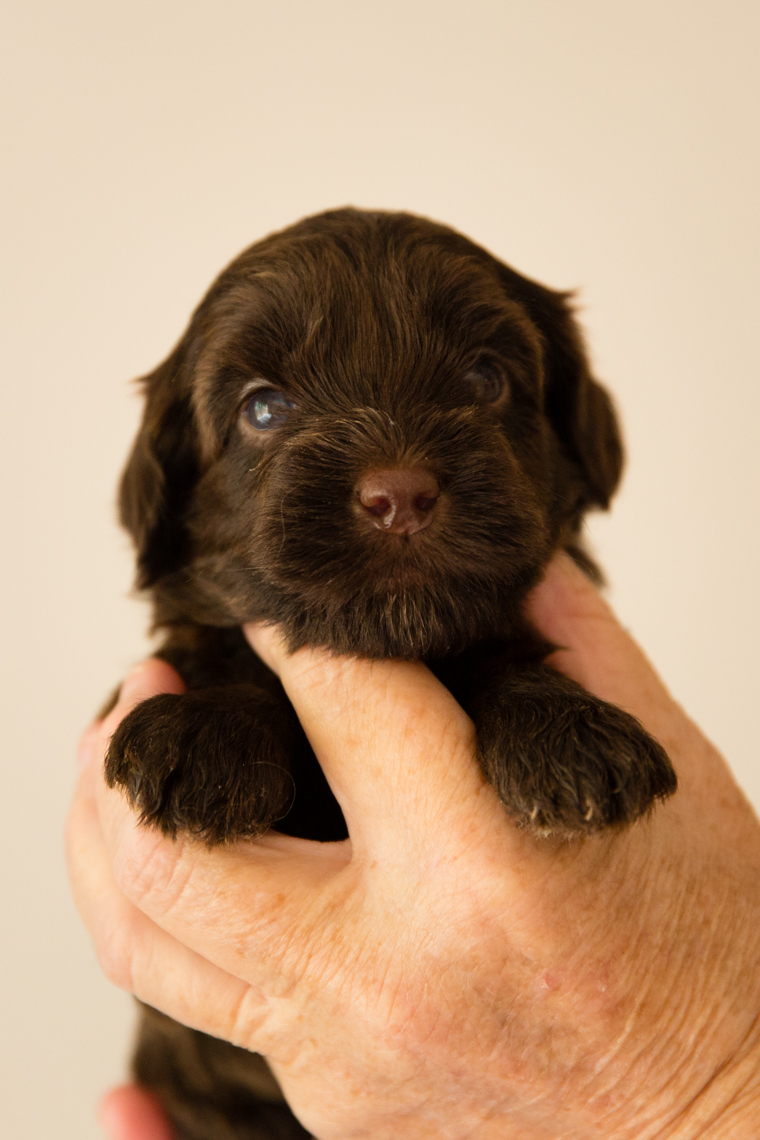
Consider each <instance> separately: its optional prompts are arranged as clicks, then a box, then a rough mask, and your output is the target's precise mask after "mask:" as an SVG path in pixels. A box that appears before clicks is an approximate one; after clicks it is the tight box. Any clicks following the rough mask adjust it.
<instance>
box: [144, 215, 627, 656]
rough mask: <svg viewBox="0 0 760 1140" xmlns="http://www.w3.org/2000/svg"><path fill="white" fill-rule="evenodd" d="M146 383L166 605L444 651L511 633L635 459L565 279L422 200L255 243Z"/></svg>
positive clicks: (155, 534) (376, 649)
mask: <svg viewBox="0 0 760 1140" xmlns="http://www.w3.org/2000/svg"><path fill="white" fill-rule="evenodd" d="M146 383H147V396H148V404H147V409H146V418H145V422H144V425H143V428H142V431H141V434H140V436H139V437H138V441H137V443H136V445H135V450H134V452H133V455H132V458H131V460H130V464H129V466H128V468H127V471H126V472H125V476H124V482H123V487H122V514H123V518H124V521H125V523H126V525H127V526H128V527H129V528H130V529H131V531H132V533H133V534H134V536H135V538H136V541H137V545H138V550H139V554H140V570H141V584H142V585H143V586H152V588H153V590H154V594H155V597H156V600H157V616H158V620H159V622H167V621H169V622H170V621H177V620H182V619H191V620H197V621H201V622H204V623H207V624H214V625H233V624H238V623H240V622H242V621H244V620H250V619H253V618H266V619H271V620H275V621H278V622H281V623H282V624H283V625H284V627H285V630H286V633H287V635H288V636H289V638H290V641H291V644H292V645H298V644H303V643H312V644H326V645H329V646H331V647H333V648H335V649H337V650H341V651H349V652H358V653H361V654H363V655H367V656H401V657H428V658H435V657H444V656H448V655H450V654H452V653H455V652H457V651H458V650H460V649H463V648H465V647H466V646H467V645H470V644H472V643H474V642H476V641H478V640H482V639H485V638H489V637H493V636H498V635H502V636H503V635H508V634H509V632H510V630H511V629H513V628H514V624H515V621H516V616H517V613H518V609H519V604H520V602H521V600H522V598H523V596H524V594H525V591H526V590H527V589H528V587H529V586H530V585H531V584H532V583H533V582H534V581H535V580H536V578H537V576H538V574H539V573H540V570H541V568H542V567H543V566H544V565H545V563H546V562H547V560H548V558H549V557H550V555H551V552H552V550H553V549H554V548H555V547H556V546H557V544H558V543H560V542H563V541H565V542H566V541H571V540H572V537H573V534H574V531H575V529H576V528H577V525H578V522H579V520H580V517H581V513H582V511H583V510H584V508H586V507H587V506H590V505H593V504H597V505H603V506H606V504H607V500H608V498H609V495H610V494H611V493H612V490H613V489H614V486H615V483H616V482H617V478H618V475H619V469H620V446H619V441H618V437H617V432H616V428H615V422H614V418H613V415H612V412H611V410H610V406H609V402H608V400H607V398H606V396H605V394H604V392H603V391H602V389H600V388H599V386H598V385H596V384H595V382H594V381H593V380H592V379H591V377H590V375H589V373H588V369H587V366H586V361H585V357H584V355H583V352H582V348H581V346H580V342H579V339H578V336H577V333H576V330H575V327H574V325H573V322H572V319H571V317H570V315H569V312H568V310H567V306H566V303H565V300H564V298H563V297H562V296H561V295H559V294H556V293H552V292H550V291H549V290H545V289H543V288H542V287H540V286H537V285H535V284H533V283H532V282H528V281H526V280H525V279H524V278H521V277H519V276H518V275H517V274H515V273H513V272H512V271H511V270H509V269H507V267H505V266H503V265H500V264H499V263H498V262H496V261H495V260H494V259H493V258H491V257H490V256H489V255H488V254H487V253H485V251H483V250H481V249H479V248H478V247H477V246H474V245H473V244H472V243H470V242H468V241H467V240H466V239H464V238H462V237H460V236H459V235H457V234H454V233H453V232H452V231H450V230H447V229H445V228H444V227H440V226H436V225H434V224H433V223H430V222H426V221H423V220H421V219H418V218H412V217H408V216H406V215H390V214H366V213H360V212H358V211H351V210H346V211H337V212H334V213H331V214H327V215H322V216H320V217H317V218H314V219H309V220H307V221H306V222H302V223H300V224H299V225H297V226H294V227H292V228H291V229H289V230H286V231H284V232H283V233H282V234H278V235H274V236H273V237H271V238H268V239H266V240H265V241H263V242H261V243H259V244H258V245H256V246H254V247H252V248H251V249H250V250H248V251H246V253H244V254H243V255H241V257H240V258H238V259H237V261H236V262H234V263H233V264H232V265H231V266H230V267H229V268H228V269H227V270H226V271H225V272H224V273H223V274H222V275H221V277H220V278H219V279H218V281H217V282H216V283H215V285H214V286H213V287H212V289H211V290H210V292H209V294H208V295H207V297H206V298H205V300H204V301H203V303H202V304H201V306H200V307H199V309H198V310H197V312H196V314H195V315H194V317H193V319H192V321H191V324H190V327H189V329H188V331H187V333H186V334H185V336H184V338H183V340H182V341H181V342H180V344H179V346H178V347H177V349H176V350H175V352H174V353H173V354H172V356H171V357H170V358H169V360H168V361H166V362H165V364H164V365H162V366H161V367H160V368H159V369H158V370H157V371H156V372H155V373H153V374H152V376H150V377H148V378H147V381H146Z"/></svg>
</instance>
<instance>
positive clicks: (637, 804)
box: [455, 658, 676, 836]
mask: <svg viewBox="0 0 760 1140" xmlns="http://www.w3.org/2000/svg"><path fill="white" fill-rule="evenodd" d="M467 690H468V691H467V692H465V693H464V694H463V696H462V697H460V699H462V703H463V704H464V706H465V708H466V709H467V711H468V713H469V714H470V716H472V718H473V720H474V721H475V725H476V728H477V734H478V752H479V758H480V762H481V765H482V767H483V771H484V773H485V775H486V777H487V779H488V780H489V782H490V783H491V784H492V785H493V787H494V788H495V789H496V792H497V793H498V795H499V798H500V799H501V801H502V803H503V804H504V806H505V807H506V809H507V811H508V812H509V814H510V815H511V816H512V817H513V818H514V819H515V820H516V821H517V823H518V824H520V825H521V826H523V827H527V828H530V829H532V830H534V831H536V832H537V833H541V834H557V835H565V836H574V835H584V834H585V835H587V834H592V833H593V832H596V831H599V830H601V829H602V828H604V827H609V826H614V825H616V824H617V825H620V824H626V823H631V822H632V821H633V820H635V819H637V818H638V817H639V816H641V815H644V814H645V813H646V812H648V811H649V810H650V809H651V808H652V807H653V806H654V804H655V803H656V802H657V801H658V800H661V799H665V798H666V797H667V796H670V795H672V794H673V792H674V791H675V790H676V776H675V772H674V771H673V767H672V765H671V763H670V760H669V759H668V757H667V755H666V753H665V751H664V749H663V748H662V747H661V746H660V745H659V744H658V743H657V741H656V740H654V738H653V737H652V736H650V735H649V733H648V732H646V730H645V729H644V728H643V726H642V725H641V724H639V722H638V721H637V720H636V719H635V718H634V717H632V716H629V714H628V713H625V712H623V711H622V709H619V708H617V707H616V706H615V705H611V704H608V703H607V702H606V701H601V700H599V699H597V698H596V697H594V696H592V695H591V694H590V693H588V692H586V690H585V689H583V688H581V686H580V685H577V684H575V682H573V681H570V680H568V679H567V678H566V677H563V676H561V675H560V674H559V673H556V672H554V670H552V669H549V668H548V667H546V666H544V665H540V664H533V665H529V666H527V667H519V666H517V665H515V664H514V663H513V662H510V661H507V660H505V659H502V660H499V659H498V658H497V659H496V660H494V659H493V658H492V659H491V660H490V661H489V662H488V668H487V669H483V670H482V671H481V672H480V685H479V686H478V688H477V689H475V687H474V686H472V684H469V685H468V686H467ZM455 695H458V694H457V693H456V691H455Z"/></svg>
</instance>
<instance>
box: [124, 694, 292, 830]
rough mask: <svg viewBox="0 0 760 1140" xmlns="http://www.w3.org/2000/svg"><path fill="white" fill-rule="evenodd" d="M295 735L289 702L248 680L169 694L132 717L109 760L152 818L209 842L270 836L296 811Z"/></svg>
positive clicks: (164, 826) (135, 711)
mask: <svg viewBox="0 0 760 1140" xmlns="http://www.w3.org/2000/svg"><path fill="white" fill-rule="evenodd" d="M291 736H292V731H291V727H290V724H289V722H288V717H287V714H286V713H285V711H284V710H283V709H282V707H281V706H280V705H279V704H278V703H277V702H276V701H274V700H273V699H272V698H271V697H270V696H269V695H268V694H265V693H261V694H259V693H257V692H255V691H254V693H253V694H252V692H251V687H250V686H247V685H231V686H227V687H225V688H223V689H221V688H220V689H206V690H202V691H200V692H188V693H185V694H184V695H183V696H175V695H174V694H170V693H166V694H163V695H161V696H157V697H152V698H151V699H150V700H147V701H143V702H142V704H139V705H137V707H136V708H134V709H133V710H132V712H131V713H129V715H128V716H126V717H125V718H124V720H123V721H122V722H121V724H120V725H119V727H118V728H117V730H116V732H115V733H114V735H113V737H112V739H111V744H110V747H109V750H108V754H107V756H106V764H105V776H106V782H107V783H108V785H109V787H115V786H120V787H123V788H124V789H125V790H126V792H127V795H128V796H129V799H130V802H131V803H132V805H133V806H134V807H135V808H136V809H137V810H138V811H139V812H140V819H141V821H142V822H144V823H150V824H153V825H155V826H157V827H159V828H160V829H161V831H163V832H164V834H166V835H170V836H172V837H174V836H176V834H177V832H178V831H181V832H186V833H188V834H191V835H195V836H197V837H198V838H201V839H203V840H205V842H207V843H209V844H214V843H223V842H225V841H226V840H232V839H238V838H246V837H247V838H251V837H253V836H256V835H261V834H262V832H264V831H266V830H267V829H268V828H269V827H270V826H271V825H272V824H273V823H275V822H276V821H277V820H278V819H281V818H282V817H283V816H284V815H285V814H286V813H287V811H288V808H289V806H290V804H291V803H292V800H293V794H294V786H293V780H292V777H291V776H290V773H289V771H288V745H289V742H290V737H291Z"/></svg>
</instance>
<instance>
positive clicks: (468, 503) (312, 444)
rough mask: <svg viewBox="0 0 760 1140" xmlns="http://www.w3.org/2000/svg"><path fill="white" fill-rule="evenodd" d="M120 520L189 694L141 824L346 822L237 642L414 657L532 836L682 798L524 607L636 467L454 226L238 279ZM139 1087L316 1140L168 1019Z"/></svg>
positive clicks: (127, 748) (230, 1064)
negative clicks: (560, 553)
mask: <svg viewBox="0 0 760 1140" xmlns="http://www.w3.org/2000/svg"><path fill="white" fill-rule="evenodd" d="M145 387H146V394H147V407H146V413H145V419H144V423H143V426H142V429H141V431H140V434H139V436H138V438H137V442H136V444H135V447H134V451H133V453H132V456H131V458H130V461H129V464H128V466H127V469H126V471H125V474H124V479H123V484H122V492H121V508H122V518H123V521H124V523H125V525H126V526H127V527H128V529H129V530H130V531H131V533H132V535H133V537H134V539H135V543H136V545H137V550H138V564H139V578H138V582H139V585H140V586H141V587H142V588H143V589H149V590H150V591H151V593H152V596H153V599H154V602H155V623H156V625H157V626H158V627H159V628H161V629H164V630H165V631H166V640H165V642H164V645H163V648H162V650H161V655H162V656H163V657H165V658H166V659H167V660H168V661H170V662H171V663H172V664H173V665H175V666H176V668H178V669H179V671H180V673H181V674H182V675H183V677H184V678H185V680H186V682H187V684H188V690H189V691H188V693H187V694H186V695H184V696H181V697H178V696H162V697H157V698H154V699H153V700H151V701H146V702H145V703H144V704H143V705H141V706H139V707H138V708H137V709H135V710H134V711H133V712H132V713H131V714H130V716H128V717H127V718H126V720H125V721H124V722H123V723H122V725H121V726H120V728H119V730H118V732H117V733H116V735H115V737H114V739H113V742H112V745H111V749H110V752H109V756H108V760H107V778H108V780H109V782H110V783H111V784H119V785H122V786H123V787H124V788H126V790H127V792H128V793H129V796H130V798H131V800H132V802H133V803H134V804H135V806H136V807H137V808H138V809H139V810H140V812H141V814H142V818H143V820H144V821H145V822H146V823H151V824H154V825H156V826H158V827H160V828H161V829H162V830H163V831H165V832H166V833H168V834H170V835H175V834H176V833H177V831H180V830H181V831H184V832H188V833H191V834H194V835H197V836H199V837H201V838H203V839H205V840H206V841H207V842H210V843H219V842H224V841H226V840H233V839H235V838H238V837H241V836H253V835H257V834H260V833H261V832H262V831H263V830H265V829H266V828H268V827H269V826H271V825H272V824H274V823H275V822H276V823H277V826H278V829H280V830H282V831H286V832H288V833H290V834H296V835H301V836H304V837H306V838H313V839H322V840H330V839H340V838H343V837H344V836H345V835H346V831H345V823H344V821H343V818H342V815H341V813H340V809H339V807H338V805H337V803H336V801H335V800H334V798H333V796H332V794H331V792H330V790H329V788H328V786H327V784H326V782H325V780H324V778H323V776H322V773H321V771H320V769H319V766H318V764H317V763H316V760H315V758H314V756H313V753H312V752H311V749H310V748H309V746H308V743H307V741H306V739H305V737H304V735H303V733H302V732H301V729H300V726H299V725H298V722H297V720H296V719H295V716H294V714H293V712H292V709H291V708H290V706H289V704H288V702H287V700H286V698H285V696H284V694H283V692H282V689H281V687H280V686H279V683H278V682H277V680H276V679H275V678H274V677H273V676H272V675H271V673H269V671H268V670H267V669H266V668H265V667H264V666H263V665H262V664H261V663H260V662H259V661H258V660H257V659H256V657H255V656H254V655H253V653H252V652H251V651H250V649H248V647H247V645H246V643H245V641H244V639H243V636H242V634H241V632H240V630H239V626H240V624H241V623H242V622H244V621H250V620H254V619H264V620H267V621H272V622H277V623H278V624H279V625H281V626H282V628H283V630H284V632H285V634H286V636H287V638H288V641H289V643H290V645H291V646H292V647H293V648H296V647H297V646H300V645H305V644H311V645H324V646H328V647H329V648H331V649H333V650H335V651H336V652H340V653H354V654H359V655H363V656H368V657H405V658H419V659H423V660H425V661H426V662H427V663H428V664H429V665H430V667H431V668H432V669H433V670H434V671H435V672H436V673H437V674H438V676H439V677H440V678H441V679H442V680H443V681H444V683H445V684H446V685H447V686H448V687H449V688H450V689H451V690H452V692H453V693H454V695H455V696H456V697H457V699H458V700H459V701H460V702H461V703H462V705H463V706H464V707H465V708H466V709H467V711H468V712H469V713H470V715H471V716H472V718H473V720H474V721H475V724H476V727H477V733H478V747H479V758H480V762H481V764H482V766H483V771H484V773H485V775H486V777H487V778H488V779H489V780H490V782H491V783H492V784H493V786H494V788H495V789H496V791H497V793H498V795H499V796H500V798H501V800H502V802H503V803H504V806H505V809H506V810H507V811H508V812H509V813H510V815H511V816H512V817H513V818H514V819H515V821H516V822H517V823H518V824H520V825H522V826H526V827H530V828H532V829H533V830H534V831H535V832H536V833H537V834H539V835H541V834H544V835H545V834H548V833H558V834H562V835H567V836H574V835H584V834H589V833H592V832H594V831H596V830H598V829H599V828H602V827H605V826H610V825H615V824H623V823H627V822H629V821H631V820H634V819H636V818H637V817H638V816H640V815H641V814H642V813H644V812H646V811H647V810H649V809H650V808H651V807H652V805H653V803H654V802H655V800H657V799H658V798H663V797H665V796H667V795H670V794H671V793H672V792H673V791H674V790H675V776H674V774H673V770H672V768H671V766H670V764H669V761H668V759H667V757H666V756H665V754H664V753H663V751H662V749H661V748H660V747H659V745H658V744H657V743H656V742H655V741H654V740H652V738H651V737H649V736H648V735H647V734H646V733H645V732H644V730H643V729H642V728H641V726H640V725H639V724H638V723H637V722H636V721H635V720H633V719H632V718H631V717H629V716H628V715H627V714H625V713H623V712H621V711H620V710H619V709H616V708H614V707H612V706H610V705H608V704H605V703H604V702H602V701H599V700H596V699H595V698H593V697H591V696H590V695H589V694H588V693H586V692H584V691H583V690H582V689H580V688H579V687H578V686H576V685H574V684H573V683H572V682H570V681H568V680H566V679H565V678H562V677H560V676H559V675H558V674H556V673H554V672H552V671H551V670H550V669H548V668H547V667H546V666H545V665H543V663H542V662H543V659H544V657H545V656H546V655H547V653H548V652H549V650H550V648H551V647H550V646H548V645H546V644H545V643H544V642H543V641H542V640H541V639H540V638H539V637H538V636H537V635H536V634H535V633H534V632H533V631H532V630H531V629H530V628H528V626H527V625H526V623H525V621H524V619H523V618H522V617H521V606H522V602H523V600H524V597H525V594H526V592H527V590H528V589H529V588H530V586H531V585H533V584H534V583H535V582H536V581H537V579H538V578H539V576H540V574H541V571H542V569H543V568H544V567H545V565H546V563H547V562H548V560H549V558H550V557H551V555H552V553H553V552H554V551H555V550H557V549H558V548H560V547H564V548H566V549H567V550H569V551H570V552H571V553H572V554H573V555H574V556H575V557H576V558H577V559H578V560H580V561H581V562H582V563H583V564H584V565H585V566H586V567H587V568H588V569H590V570H591V572H593V565H592V564H591V563H590V561H589V559H588V557H587V556H586V555H585V554H584V553H583V552H582V550H581V549H580V547H579V539H578V535H579V528H580V525H581V522H582V518H583V513H584V511H585V510H586V509H588V508H590V507H606V506H607V505H608V503H609V499H610V496H611V495H612V493H613V491H614V490H615V487H616V485H617V482H618V479H619V475H620V469H621V446H620V441H619V436H618V430H617V424H616V421H615V417H614V413H613V411H612V408H611V405H610V401H609V399H608V397H607V395H606V393H605V392H604V390H603V389H602V388H601V387H600V386H599V385H598V384H597V383H596V381H595V380H594V379H593V378H592V376H591V374H590V372H589V368H588V364H587V361H586V357H585V354H584V351H583V347H582V343H581V339H580V336H579V333H578V330H577V327H576V325H575V324H574V322H573V319H572V315H571V312H570V309H569V306H568V303H567V298H566V297H565V296H564V295H562V294H560V293H556V292H552V291H550V290H548V289H546V288H544V287H542V286H540V285H537V284H535V283H534V282H532V281H528V280H526V279H525V278H524V277H521V276H519V275H518V274H517V273H515V272H514V271H513V270H511V269H509V268H508V267H507V266H505V265H503V264H501V263H500V262H498V261H496V260H495V259H494V258H493V257H491V256H490V255H489V254H488V253H486V252H485V251H484V250H482V249H480V248H479V247H478V246H475V245H473V244H472V242H470V241H468V240H467V239H465V238H464V237H462V236H460V235H459V234H456V233H454V232H453V231H451V230H449V229H446V228H445V227H443V226H439V225H436V224H434V223H432V222H428V221H425V220H423V219H420V218H414V217H410V216H408V215H403V214H383V213H365V212H360V211H356V210H339V211H334V212H331V213H327V214H323V215H320V216H318V217H315V218H311V219H307V220H305V221H303V222H300V223H299V224H297V225H295V226H293V227H291V228H290V229H288V230H285V231H283V232H282V233H280V234H275V235H273V236H271V237H269V238H266V239H265V240H264V241H262V242H259V243H258V244H257V245H255V246H253V247H252V248H251V249H249V250H247V251H246V252H245V253H243V254H242V255H241V256H240V257H239V258H238V259H237V260H236V261H234V262H233V263H232V265H231V266H230V267H229V268H228V269H226V270H225V271H224V273H222V275H221V276H220V277H219V279H218V280H217V281H216V282H215V284H214V285H213V286H212V288H211V290H210V291H209V293H208V294H207V296H206V298H205V299H204V300H203V302H202V303H201V305H200V306H199V308H198V309H197V311H196V313H195V314H194V316H193V318H192V320H191V322H190V325H189V328H188V330H187V332H186V333H185V335H184V337H183V338H182V340H181V341H180V343H179V345H178V346H177V348H176V349H175V350H174V352H173V353H172V354H171V356H170V357H169V358H168V360H167V361H165V363H164V364H162V365H161V366H160V367H159V368H158V369H157V370H156V371H155V372H154V373H152V374H151V375H150V376H148V377H147V378H146V380H145ZM137 1073H138V1077H139V1078H140V1079H141V1080H142V1081H143V1083H145V1084H148V1085H149V1086H150V1087H152V1088H154V1089H155V1090H156V1091H158V1092H159V1093H160V1095H161V1096H162V1097H163V1099H164V1101H165V1103H166V1104H167V1107H168V1108H169V1110H170V1112H171V1113H172V1116H173V1119H174V1120H175V1123H176V1125H177V1127H178V1129H179V1131H180V1135H181V1136H183V1137H188V1138H193V1140H221V1138H223V1137H230V1138H233V1137H234V1138H243V1137H246V1138H254V1137H277V1136H282V1137H289V1136H303V1135H305V1133H304V1132H303V1130H302V1129H301V1128H300V1125H298V1124H297V1122H296V1121H295V1119H294V1118H293V1117H292V1116H290V1115H289V1113H288V1110H287V1108H286V1107H285V1106H284V1105H282V1104H279V1105H278V1104H277V1103H276V1101H277V1099H278V1092H277V1089H276V1086H275V1085H274V1082H273V1080H272V1078H271V1076H270V1075H269V1074H268V1072H267V1071H266V1069H265V1067H264V1066H263V1063H261V1062H260V1060H259V1059H255V1058H252V1057H250V1055H248V1054H245V1053H242V1051H240V1050H234V1049H232V1047H231V1046H223V1045H222V1044H221V1043H218V1042H213V1041H212V1040H211V1039H209V1038H205V1037H204V1036H203V1035H202V1034H197V1033H191V1032H190V1031H188V1030H183V1029H182V1028H181V1027H179V1026H175V1025H174V1024H173V1023H171V1022H169V1021H168V1019H165V1018H162V1017H160V1016H159V1015H153V1014H151V1015H150V1016H149V1019H148V1021H147V1022H146V1026H145V1030H144V1034H143V1039H142V1044H141V1047H140V1049H139V1051H138V1060H137Z"/></svg>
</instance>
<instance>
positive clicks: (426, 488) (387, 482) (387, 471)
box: [356, 467, 441, 535]
mask: <svg viewBox="0 0 760 1140" xmlns="http://www.w3.org/2000/svg"><path fill="white" fill-rule="evenodd" d="M440 495H441V489H440V487H439V486H438V483H437V481H436V478H435V476H434V475H433V473H432V471H428V469H427V468H426V467H391V468H384V469H380V470H374V471H369V472H367V474H366V475H363V476H362V478H361V479H360V480H359V482H358V483H357V485H356V498H357V501H358V507H359V513H360V514H361V515H362V516H363V517H364V518H366V520H367V522H369V523H370V524H371V525H372V526H374V527H377V529H378V530H381V531H383V532H384V533H385V534H400V535H411V534H416V533H417V532H418V531H421V530H424V529H425V528H426V527H428V526H430V523H431V522H432V521H433V513H434V511H435V505H436V503H437V502H438V500H439V498H440Z"/></svg>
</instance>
